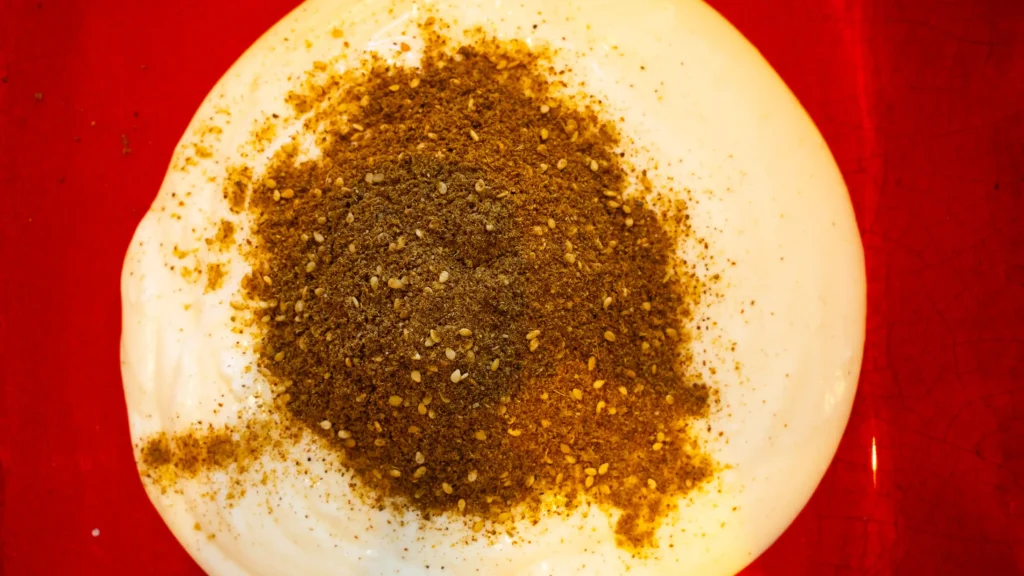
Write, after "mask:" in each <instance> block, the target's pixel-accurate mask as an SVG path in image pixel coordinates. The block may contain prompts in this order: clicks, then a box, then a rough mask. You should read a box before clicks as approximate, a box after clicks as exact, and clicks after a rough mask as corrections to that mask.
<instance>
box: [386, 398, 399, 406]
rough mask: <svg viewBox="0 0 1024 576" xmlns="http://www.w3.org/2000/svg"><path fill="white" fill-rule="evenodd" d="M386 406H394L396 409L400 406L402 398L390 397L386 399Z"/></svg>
mask: <svg viewBox="0 0 1024 576" xmlns="http://www.w3.org/2000/svg"><path fill="white" fill-rule="evenodd" d="M388 404H391V405H392V406H396V407H397V406H401V405H402V397H401V396H392V397H390V398H388Z"/></svg>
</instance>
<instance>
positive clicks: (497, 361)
mask: <svg viewBox="0 0 1024 576" xmlns="http://www.w3.org/2000/svg"><path fill="white" fill-rule="evenodd" d="M499 364H501V360H500V359H499V358H495V359H494V360H493V361H492V362H491V372H494V371H496V370H497V369H498V365H499Z"/></svg>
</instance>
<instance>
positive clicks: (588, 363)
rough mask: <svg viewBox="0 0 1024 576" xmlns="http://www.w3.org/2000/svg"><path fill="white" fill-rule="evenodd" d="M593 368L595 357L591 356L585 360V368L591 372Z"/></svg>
mask: <svg viewBox="0 0 1024 576" xmlns="http://www.w3.org/2000/svg"><path fill="white" fill-rule="evenodd" d="M594 368H597V358H596V357H594V356H591V357H590V359H588V360H587V370H589V371H591V372H593V371H594Z"/></svg>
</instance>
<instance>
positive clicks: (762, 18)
mask: <svg viewBox="0 0 1024 576" xmlns="http://www.w3.org/2000/svg"><path fill="white" fill-rule="evenodd" d="M294 4H295V2H294V0H258V1H249V2H245V3H242V2H229V1H226V0H187V1H182V2H139V1H127V0H120V1H117V0H77V1H75V0H63V1H59V0H42V1H40V2H24V1H21V0H4V1H3V2H0V77H2V83H0V194H2V205H0V379H2V380H0V382H2V384H3V387H2V395H0V465H2V467H0V574H19V575H20V574H47V575H49V574H138V573H143V572H145V573H147V574H149V575H151V576H157V575H161V574H174V575H181V574H200V573H201V572H200V570H199V568H198V567H197V566H196V565H195V564H194V563H193V562H192V560H191V559H190V558H189V557H188V555H187V554H186V553H185V552H184V550H183V549H182V548H181V547H180V546H179V545H178V544H177V542H176V541H175V539H174V538H173V537H172V536H171V534H170V532H169V531H168V530H167V528H166V527H165V526H164V524H163V522H162V521H161V520H160V518H159V516H158V515H157V514H156V512H155V511H154V509H153V508H152V506H151V505H150V504H149V502H148V500H147V499H146V495H145V493H144V492H143V489H142V485H141V483H140V482H139V480H138V477H137V475H136V469H135V465H134V461H133V459H132V451H131V446H130V443H129V436H128V427H127V420H126V416H125V404H124V397H123V394H122V391H121V377H120V373H119V364H118V338H119V335H120V300H119V299H120V296H119V293H118V277H119V273H120V270H121V260H122V256H123V254H124V251H125V249H126V247H127V245H128V241H129V238H130V237H131V234H132V231H133V230H134V228H135V225H136V224H137V223H138V221H139V219H140V218H141V217H142V215H143V213H144V212H145V210H146V208H147V206H148V205H149V203H150V201H151V200H152V199H153V196H154V194H155V193H156V191H157V188H158V187H159V185H160V182H161V179H162V178H163V174H164V171H165V169H166V167H167V163H168V160H169V158H170V155H171V151H172V148H173V147H174V144H175V143H176V141H177V139H178V138H179V136H180V135H181V133H182V131H183V130H184V128H185V126H186V123H187V122H188V120H189V118H190V117H191V115H192V113H193V111H194V110H195V109H196V107H197V106H198V105H199V103H200V101H201V100H202V98H203V97H204V96H205V94H206V93H207V91H208V90H209V89H210V87H211V86H212V85H213V83H214V82H215V81H216V80H217V78H218V77H219V76H220V75H221V74H222V73H223V72H224V71H225V69H226V68H227V67H228V66H229V65H230V64H231V62H232V61H233V60H234V59H235V58H237V57H238V56H239V55H240V54H241V52H242V51H243V50H244V49H245V48H246V47H247V46H248V45H249V44H250V43H251V42H252V41H253V40H255V39H256V38H257V37H258V36H259V35H260V34H261V33H262V32H263V31H264V30H266V29H267V27H269V26H270V25H271V24H273V23H274V22H275V21H276V20H277V19H278V18H280V17H281V16H283V15H284V14H285V13H287V12H288V11H289V10H290V9H291V8H292V7H293V6H294ZM713 4H714V6H715V7H716V8H718V9H719V10H720V11H721V12H722V13H723V14H724V15H725V16H726V17H727V18H729V19H730V20H731V21H732V22H733V23H734V24H735V25H736V26H737V27H738V28H739V29H740V30H741V31H742V32H743V33H744V34H745V35H746V36H747V37H748V38H749V39H750V40H751V41H752V42H753V43H754V44H755V45H756V46H757V47H758V48H759V49H760V50H761V51H762V53H763V54H764V55H765V57H766V58H767V59H768V60H769V61H770V62H771V63H772V65H773V66H774V67H775V69H776V70H778V72H779V73H780V75H781V76H782V77H783V78H784V79H785V80H786V82H787V83H788V84H789V86H790V87H791V88H792V90H793V91H794V92H795V93H796V95H797V96H798V97H799V99H800V101H801V102H803V104H804V106H805V107H806V108H807V110H808V111H809V112H810V115H811V116H812V117H813V118H814V120H815V122H816V123H817V125H818V126H819V128H820V129H821V131H822V132H823V133H824V136H825V138H826V140H827V141H828V143H829V145H830V146H831V148H832V152H833V154H834V155H835V157H836V159H837V160H838V163H839V166H840V168H841V169H842V172H843V174H844V176H845V177H846V182H847V184H848V186H849V188H850V193H851V195H852V196H853V202H854V206H855V208H856V212H857V218H858V222H859V224H860V230H861V233H862V235H863V239H864V246H865V249H866V252H867V271H868V281H869V287H868V299H869V307H868V308H869V317H868V325H867V343H866V348H865V357H864V368H863V372H862V376H861V380H860V387H859V389H858V391H857V398H856V403H855V405H854V408H853V416H852V418H851V420H850V424H849V427H848V429H847V431H846V435H845V437H844V438H843V440H842V443H841V445H840V447H839V451H838V454H837V455H836V457H835V460H834V461H833V462H832V466H831V468H830V469H829V471H828V473H827V474H826V475H825V478H824V480H823V481H822V483H821V486H820V487H819V488H818V490H817V492H816V493H815V494H814V497H813V498H812V499H811V501H810V503H809V504H808V505H807V507H806V508H805V509H804V511H803V512H802V513H801V514H800V516H799V517H798V518H797V520H796V521H795V522H794V523H793V525H792V526H791V527H790V528H789V530H787V531H786V532H785V534H783V535H782V537H781V538H780V539H779V540H778V542H776V543H775V545H774V546H772V547H771V548H770V549H769V550H768V551H767V552H765V553H764V555H763V556H762V557H761V558H759V559H758V560H757V561H756V562H755V563H754V564H753V565H752V566H751V567H750V568H748V569H747V572H746V573H747V574H814V575H823V574H861V573H871V574H890V573H900V574H1008V573H1024V487H1022V483H1024V222H1022V216H1024V202H1022V192H1024V1H1022V0H945V1H938V0H936V1H928V0H868V1H864V2H861V1H858V0H773V1H768V2H766V1H763V0H749V1H745V0H717V1H715V2H713ZM873 448H875V449H877V472H876V473H873V472H872V450H873ZM94 529H98V530H99V532H98V535H94V532H95V531H94Z"/></svg>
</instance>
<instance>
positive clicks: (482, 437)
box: [473, 430, 487, 441]
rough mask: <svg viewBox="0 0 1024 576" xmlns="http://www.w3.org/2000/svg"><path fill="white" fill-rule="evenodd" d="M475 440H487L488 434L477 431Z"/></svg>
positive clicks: (474, 436) (474, 434) (474, 435)
mask: <svg viewBox="0 0 1024 576" xmlns="http://www.w3.org/2000/svg"><path fill="white" fill-rule="evenodd" d="M473 438H476V439H477V440H480V441H484V440H487V432H484V431H483V430H477V431H476V432H474V433H473Z"/></svg>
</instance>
